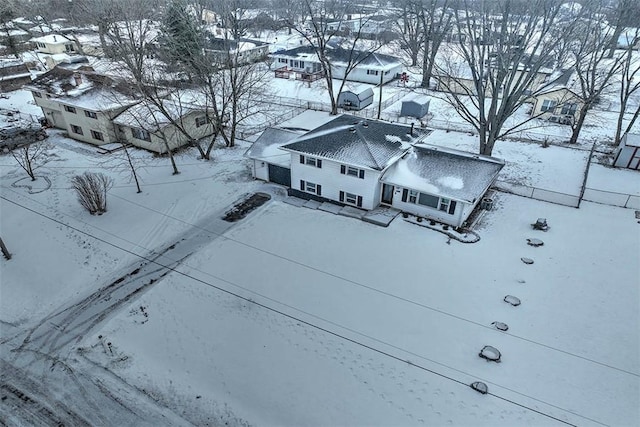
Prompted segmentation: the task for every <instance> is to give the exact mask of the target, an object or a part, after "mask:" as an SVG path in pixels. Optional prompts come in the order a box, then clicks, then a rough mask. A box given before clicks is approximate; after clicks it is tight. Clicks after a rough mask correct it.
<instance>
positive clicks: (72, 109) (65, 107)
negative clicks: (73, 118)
mask: <svg viewBox="0 0 640 427" xmlns="http://www.w3.org/2000/svg"><path fill="white" fill-rule="evenodd" d="M64 111H66V112H67V113H73V114H76V108H75V107H70V106H68V105H65V106H64Z"/></svg>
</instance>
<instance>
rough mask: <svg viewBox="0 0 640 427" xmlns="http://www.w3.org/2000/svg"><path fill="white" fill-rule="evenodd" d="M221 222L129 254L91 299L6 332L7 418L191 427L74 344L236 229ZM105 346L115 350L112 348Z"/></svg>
mask: <svg viewBox="0 0 640 427" xmlns="http://www.w3.org/2000/svg"><path fill="white" fill-rule="evenodd" d="M5 200H7V199H5ZM7 201H9V202H11V201H10V200H7ZM221 216H222V215H221V213H220V212H215V213H214V214H209V215H208V216H206V217H205V218H203V219H202V220H201V221H200V222H199V223H198V224H196V225H194V226H193V227H191V228H190V229H189V230H187V232H185V233H184V234H183V235H182V238H180V239H179V240H178V241H175V242H174V243H172V244H169V245H166V246H163V247H161V248H158V249H156V250H154V251H152V252H151V253H148V254H137V253H133V252H132V251H128V250H125V251H126V252H129V254H133V255H137V257H138V259H139V260H138V261H135V262H133V263H131V264H130V265H127V266H126V267H124V268H122V269H120V270H119V271H117V272H115V273H114V274H113V275H111V276H110V277H111V279H110V280H108V281H106V282H105V283H103V284H101V285H100V286H99V287H98V288H97V290H95V291H93V292H92V293H90V294H89V295H86V296H83V297H81V298H80V299H78V300H76V301H73V302H70V303H68V304H67V305H65V306H63V307H61V308H59V309H58V310H56V311H54V312H53V313H52V314H50V315H48V316H46V317H44V318H42V319H41V320H39V321H37V322H35V323H32V324H30V325H25V326H23V327H20V328H19V327H12V326H11V325H5V326H3V328H2V335H1V336H0V366H1V370H0V372H1V374H0V377H1V378H0V379H1V383H0V388H1V396H2V397H1V401H0V418H1V419H3V420H6V421H5V423H6V422H9V424H12V425H43V424H46V425H60V424H64V425H188V424H189V422H188V421H186V420H185V419H183V418H181V417H180V416H178V415H177V414H175V413H173V412H172V411H170V410H168V409H167V408H165V407H163V406H162V404H161V403H159V402H157V401H155V400H154V398H153V397H152V396H151V395H149V394H147V393H145V392H144V390H138V389H136V388H135V387H132V386H130V385H129V384H128V383H127V382H126V381H124V380H123V379H121V378H119V377H117V376H116V375H114V374H113V373H112V372H110V371H108V370H106V369H104V368H102V367H99V366H94V365H91V364H90V363H89V362H88V361H87V360H86V359H85V358H82V357H78V356H79V354H78V352H79V351H81V350H80V349H77V348H75V345H76V344H77V343H78V342H80V341H81V340H82V338H83V337H84V336H85V335H86V334H87V333H89V332H90V331H92V330H93V329H94V328H96V327H98V326H99V325H101V324H102V323H103V322H104V321H105V320H106V319H108V318H109V317H110V316H111V315H113V314H115V313H117V312H118V311H120V310H122V309H123V308H126V307H128V306H129V305H130V304H131V303H132V302H133V301H134V300H135V298H137V297H138V296H140V295H141V294H142V293H143V292H145V291H147V290H148V289H150V288H151V287H152V286H153V285H154V284H155V283H157V282H158V281H160V280H162V278H163V277H164V276H165V275H167V274H168V273H169V272H171V271H173V270H174V269H175V268H176V267H178V266H179V265H180V264H181V263H182V262H184V260H185V259H186V258H188V257H189V256H190V255H192V254H193V253H194V252H196V251H197V250H198V249H200V248H202V247H203V246H204V245H206V244H208V243H210V242H211V241H212V240H213V239H215V238H216V237H218V236H219V235H221V234H222V233H223V232H224V231H226V230H227V229H228V228H229V227H230V226H231V225H232V224H230V223H227V222H224V221H222V220H221V219H220V217H221ZM107 243H108V242H107ZM123 250H124V249H123ZM88 285H90V284H88ZM88 287H89V288H90V289H96V286H88ZM102 345H103V346H104V349H105V352H107V351H110V343H108V342H102Z"/></svg>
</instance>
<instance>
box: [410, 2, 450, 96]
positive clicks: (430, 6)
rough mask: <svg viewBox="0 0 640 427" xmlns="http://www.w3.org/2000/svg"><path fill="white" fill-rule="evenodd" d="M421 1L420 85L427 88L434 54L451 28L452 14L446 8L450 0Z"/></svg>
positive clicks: (419, 15) (435, 54) (434, 57)
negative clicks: (421, 50) (422, 35)
mask: <svg viewBox="0 0 640 427" xmlns="http://www.w3.org/2000/svg"><path fill="white" fill-rule="evenodd" d="M421 3H422V8H421V9H420V11H419V14H418V18H419V19H420V22H421V23H422V25H421V27H422V29H423V31H424V37H423V46H422V48H423V57H422V82H421V86H422V87H426V88H429V87H430V86H429V84H430V82H431V77H432V73H433V67H434V64H435V60H436V56H437V55H438V52H439V50H440V46H442V43H443V42H444V40H445V38H446V37H447V36H448V35H449V32H450V30H451V24H452V16H451V13H450V12H449V10H448V8H449V6H450V3H451V2H450V0H422V2H421Z"/></svg>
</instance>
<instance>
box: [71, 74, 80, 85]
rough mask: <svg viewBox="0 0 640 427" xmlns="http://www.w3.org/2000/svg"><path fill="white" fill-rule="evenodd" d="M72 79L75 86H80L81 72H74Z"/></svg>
mask: <svg viewBox="0 0 640 427" xmlns="http://www.w3.org/2000/svg"><path fill="white" fill-rule="evenodd" d="M73 81H74V82H75V84H76V86H80V85H81V84H82V75H81V74H74V75H73Z"/></svg>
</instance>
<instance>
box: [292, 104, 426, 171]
mask: <svg viewBox="0 0 640 427" xmlns="http://www.w3.org/2000/svg"><path fill="white" fill-rule="evenodd" d="M410 132H411V127H409V126H404V125H399V124H394V123H387V122H379V121H372V120H369V121H367V120H364V119H362V118H360V117H356V116H351V115H348V114H343V115H341V116H338V117H336V118H335V119H334V120H332V121H330V122H328V123H326V124H324V125H322V126H320V127H319V128H317V129H314V130H313V131H311V132H309V133H307V134H305V135H304V136H303V137H301V138H300V139H299V140H297V141H295V142H293V143H291V144H287V145H285V146H283V147H282V148H283V149H286V150H290V151H294V152H298V153H302V154H308V155H311V156H315V157H320V158H325V159H329V160H333V161H337V162H340V163H346V164H350V165H354V166H360V167H366V168H369V169H374V170H382V169H384V168H385V167H387V166H388V165H389V164H390V163H391V161H393V160H395V159H397V158H398V157H400V156H401V155H402V153H404V152H405V151H406V150H407V149H408V148H409V147H410V145H409V144H410V143H412V142H416V141H417V140H418V139H421V138H424V137H425V136H426V135H428V134H429V133H430V131H427V130H425V129H419V128H416V129H414V130H413V136H411V135H410Z"/></svg>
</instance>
